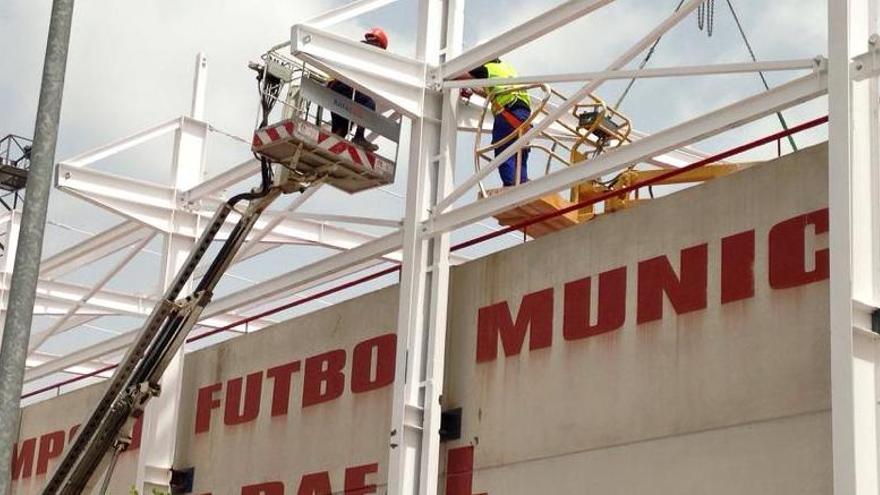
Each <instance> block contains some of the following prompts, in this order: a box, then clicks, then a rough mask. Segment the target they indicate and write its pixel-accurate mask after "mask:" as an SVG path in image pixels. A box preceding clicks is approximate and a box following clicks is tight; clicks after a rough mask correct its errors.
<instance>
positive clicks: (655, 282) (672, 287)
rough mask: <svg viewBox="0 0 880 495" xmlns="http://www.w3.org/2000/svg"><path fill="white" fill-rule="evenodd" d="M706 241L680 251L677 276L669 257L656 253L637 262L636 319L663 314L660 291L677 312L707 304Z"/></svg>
mask: <svg viewBox="0 0 880 495" xmlns="http://www.w3.org/2000/svg"><path fill="white" fill-rule="evenodd" d="M708 265H709V245H708V244H701V245H699V246H694V247H691V248H687V249H683V250H682V251H681V270H680V271H681V276H676V275H675V271H674V270H673V269H672V265H670V263H669V259H668V258H667V257H666V256H658V257H656V258H652V259H650V260H646V261H642V262H641V263H639V289H638V290H639V297H638V299H639V303H638V311H636V321H637V322H638V323H648V322H651V321H655V320H659V319H661V318H663V294H664V293H665V294H666V296H667V297H668V298H669V302H671V303H672V307H673V308H675V312H676V313H678V314H682V313H689V312H691V311H697V310H699V309H703V308H705V307H706V290H707V285H708V280H709V279H708V277H709V267H708Z"/></svg>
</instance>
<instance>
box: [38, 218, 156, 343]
mask: <svg viewBox="0 0 880 495" xmlns="http://www.w3.org/2000/svg"><path fill="white" fill-rule="evenodd" d="M155 235H156V234H155V233H154V234H152V235H150V236H148V237H145V238H144V239H143V240H141V241H140V242H138V243H137V244H135V245H134V247H132V248H131V249H130V250H129V252H128V253H127V254H126V255H125V256H123V257H122V259H121V260H119V261H117V262H116V264H115V265H114V266H113V267H112V268H111V269H110V270H108V271H107V273H106V274H104V276H103V277H101V279H100V280H98V281H97V282H96V283H95V285H93V286H92V288H91V289H89V291H88V292H87V293H86V294H85V295H84V296H82V297H81V298H80V299H79V301H77V302H76V303H75V304H74V305H73V306H72V307H71V308H70V309H69V310H67V312H66V313H65V314H64V315H63V316H62V317H61V318H59V319H58V320H56V321H54V322H53V323H52V325H51V326H49V328H47V329H46V330H44V331H42V332H40V333H34V332H33V331H32V332H31V338H30V341H29V342H28V352H33V351H35V350H36V349H37V348H38V347H40V346H41V345H43V343H44V342H45V341H46V340H47V339H49V337H52V336H53V335H55V334H56V333H59V332H61V331H62V328H64V327H65V324H66V323H67V321H68V320H69V319H70V318H71V317H72V316H74V315H75V314H76V312H77V310H79V308H81V307H82V306H83V305H85V304H86V303H87V302H88V301H89V299H91V298H92V297H93V296H94V295H95V294H97V293H98V292H99V291H100V290H101V289H103V288H104V286H105V285H107V283H108V282H110V280H112V279H113V277H115V276H116V274H117V273H119V271H120V270H122V269H123V268H125V267H126V266H127V265H128V263H129V262H130V261H131V260H132V259H134V257H135V256H137V255H138V254H139V253H140V251H141V249H143V248H144V247H145V246H146V245H147V244H148V243H149V242H150V241H151V240H153V237H154V236H155Z"/></svg>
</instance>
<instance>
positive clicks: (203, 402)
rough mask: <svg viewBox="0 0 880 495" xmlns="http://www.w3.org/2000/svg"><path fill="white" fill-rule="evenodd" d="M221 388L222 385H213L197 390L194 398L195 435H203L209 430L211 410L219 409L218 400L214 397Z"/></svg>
mask: <svg viewBox="0 0 880 495" xmlns="http://www.w3.org/2000/svg"><path fill="white" fill-rule="evenodd" d="M222 388H223V384H222V383H215V384H213V385H208V386H207V387H202V388H200V389H199V393H198V396H197V398H196V433H203V432H206V431H208V430H209V429H210V428H211V410H212V409H216V408H218V407H220V400H219V399H215V398H214V396H215V395H216V394H217V392H219V391H220V389H222Z"/></svg>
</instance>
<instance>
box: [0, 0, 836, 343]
mask: <svg viewBox="0 0 880 495" xmlns="http://www.w3.org/2000/svg"><path fill="white" fill-rule="evenodd" d="M730 1H731V2H732V5H733V6H734V7H735V8H736V10H737V12H738V14H739V16H740V19H741V20H742V23H743V27H744V29H745V30H746V32H747V34H748V36H749V38H750V41H751V42H752V45H753V47H754V49H755V51H756V54H757V56H758V58H759V59H761V60H778V59H795V58H797V59H801V58H812V57H814V56H816V55H824V54H825V53H826V52H827V49H826V46H825V45H826V32H825V31H826V12H825V10H826V2H825V1H824V0H776V1H773V2H768V1H766V0H730ZM344 3H345V2H344V1H338V0H260V1H241V0H238V1H234V0H212V1H211V2H206V1H204V0H202V1H196V0H150V1H146V2H145V1H134V0H88V1H84V0H80V1H79V2H77V4H76V7H75V13H74V24H73V30H72V35H71V45H70V56H69V62H68V70H67V79H66V86H65V93H64V103H63V110H62V118H61V125H60V131H59V141H58V148H57V161H61V160H63V159H64V158H66V157H70V156H73V155H75V154H78V153H81V152H83V151H86V150H88V149H90V148H93V147H96V146H100V145H102V144H105V143H107V142H110V141H112V140H116V139H119V138H121V137H124V136H126V135H129V134H131V133H133V132H136V131H138V130H141V129H143V128H146V127H149V126H151V125H155V124H157V123H159V122H162V121H166V120H169V119H172V118H175V117H178V116H181V115H184V114H187V113H188V112H189V107H190V101H191V89H192V77H193V71H194V61H195V57H196V54H197V53H199V52H202V53H205V54H206V55H207V57H208V64H209V68H208V91H207V110H206V119H207V120H208V121H209V122H210V123H211V124H212V125H213V126H214V127H216V128H218V129H221V130H223V131H224V132H226V133H228V134H230V135H234V136H238V137H241V138H244V139H245V140H248V136H249V135H250V133H251V132H252V130H253V125H254V122H255V117H256V104H257V98H256V96H257V94H256V88H255V82H254V77H253V73H252V72H251V71H249V70H248V69H247V63H248V61H251V60H257V59H258V57H259V55H260V54H261V53H262V52H264V51H265V50H266V49H267V48H268V47H270V46H272V45H275V44H277V43H279V42H282V41H285V40H286V39H288V38H289V32H290V27H291V26H292V25H293V24H295V23H297V22H301V21H304V20H306V19H308V18H309V17H312V16H314V15H316V14H318V13H321V12H323V11H325V10H327V9H329V8H334V7H338V6H341V5H343V4H344ZM559 3H561V2H559V1H558V0H556V1H554V0H546V1H545V0H528V1H527V0H507V1H504V2H499V1H497V0H468V2H467V7H466V11H465V14H466V19H465V48H467V47H472V46H475V45H477V44H478V43H480V42H482V41H484V40H487V39H490V38H492V37H493V36H496V35H498V34H500V33H502V32H504V31H506V30H508V29H510V28H512V27H514V26H516V25H518V24H520V23H522V22H524V21H526V20H527V19H529V18H530V17H533V16H534V15H537V14H539V13H541V12H542V11H543V10H545V9H547V8H549V7H552V6H555V5H558V4H559ZM677 4H678V0H617V1H616V2H613V3H612V4H611V5H609V6H606V7H604V8H602V9H600V10H599V11H597V12H595V13H593V14H591V15H590V16H587V17H585V18H582V19H580V20H577V21H574V22H572V23H571V24H569V25H568V26H566V27H565V28H563V29H560V30H558V31H556V32H553V33H551V34H549V35H547V36H545V37H543V38H541V39H539V40H537V41H535V42H533V43H531V44H529V45H527V46H525V47H522V48H520V49H517V50H515V51H514V52H511V53H509V54H506V55H505V56H504V58H505V59H506V60H508V61H510V62H511V63H513V65H514V66H515V67H517V69H518V71H519V73H520V75H539V74H553V73H570V72H586V71H596V70H602V69H604V68H605V67H606V66H607V65H608V64H609V63H610V62H611V61H612V60H613V59H614V58H615V57H616V56H617V55H619V54H620V53H622V52H623V51H624V50H626V49H627V48H628V47H629V46H630V45H631V44H633V43H634V42H636V41H637V40H638V39H639V38H640V37H641V36H643V35H644V34H645V33H647V32H648V31H649V30H650V29H651V28H652V27H653V26H654V25H656V24H657V23H659V22H660V20H661V19H662V18H663V16H666V15H668V14H669V13H671V12H672V11H673V9H674V8H675V6H676V5H677ZM50 6H51V2H50V1H48V0H39V1H35V0H4V1H3V2H0V33H2V34H0V40H2V41H0V43H2V45H0V53H2V54H3V59H2V63H3V70H2V71H0V116H2V118H0V136H2V135H6V134H9V133H14V134H19V135H24V136H30V135H32V129H33V121H34V115H35V112H36V107H37V99H38V94H39V84H40V76H41V70H42V62H43V51H44V49H45V39H46V34H47V30H48V19H49V9H50ZM728 9H729V7H728V1H727V0H716V4H715V20H714V32H713V35H712V36H711V37H709V36H708V35H707V33H706V32H705V31H701V30H700V29H698V26H697V19H696V16H695V15H692V16H690V17H689V18H687V19H685V20H684V21H683V22H682V23H681V24H680V25H679V26H677V27H676V28H675V29H674V30H672V31H671V32H670V33H669V34H667V35H666V36H665V37H664V38H663V40H662V41H661V43H660V45H659V46H658V49H657V51H656V53H655V55H654V56H653V58H652V59H651V61H650V63H649V65H648V66H649V67H666V66H674V65H697V64H716V63H725V62H743V61H747V60H748V52H747V50H746V48H745V46H744V44H743V43H742V41H741V39H740V38H739V33H738V31H737V30H736V25H735V24H734V21H733V17H732V15H731V13H730V11H729V10H728ZM416 15H417V1H416V0H400V1H398V2H397V3H394V4H392V5H391V6H388V7H385V8H382V9H380V10H377V11H375V12H372V13H369V14H367V15H365V16H363V17H362V18H359V19H357V20H353V21H349V22H346V23H343V24H341V25H338V26H336V27H334V28H333V29H334V31H335V32H338V33H340V34H342V35H344V36H348V37H351V38H352V39H359V38H360V36H361V33H362V32H363V31H364V30H366V29H367V28H369V27H372V26H382V27H383V28H385V29H386V30H387V31H388V32H389V35H390V38H391V46H390V47H389V49H390V51H392V52H395V53H398V54H401V55H404V56H411V55H412V54H413V53H414V42H415V39H416V35H417V33H416V32H415V25H416ZM641 59H642V56H640V57H638V58H637V59H636V61H635V62H634V63H633V64H631V66H634V65H637V64H638V62H639V61H641ZM795 75H796V74H768V80H769V81H770V82H771V84H772V85H776V84H780V83H782V82H784V81H785V80H788V79H791V78H792V77H794V76H795ZM623 85H624V83H623V82H617V83H609V84H606V85H604V86H603V87H602V89H601V90H600V91H599V94H600V96H602V97H604V98H605V99H607V100H609V101H616V100H617V97H618V96H619V95H620V92H621V91H622V89H623ZM555 87H556V88H557V89H559V90H561V91H563V92H566V93H571V92H573V91H575V90H576V89H577V88H578V87H580V84H564V85H557V86H555ZM761 90H762V87H761V85H760V81H759V80H758V78H757V77H756V76H755V75H752V74H747V75H735V76H723V77H694V78H675V79H659V80H650V81H639V82H637V83H636V84H635V86H634V88H633V90H632V92H631V93H630V94H629V96H628V98H627V99H626V101H625V102H624V104H623V105H622V107H621V110H622V111H624V112H625V113H626V114H627V115H629V116H630V117H631V119H632V120H633V122H634V126H635V128H637V129H639V130H641V131H646V132H656V131H659V130H662V129H664V128H666V127H669V126H671V125H674V124H676V123H680V122H683V121H685V120H687V119H690V118H693V117H696V116H698V115H700V114H703V113H705V112H708V111H710V110H712V109H714V108H719V107H721V106H723V105H725V104H728V103H730V102H733V101H736V100H737V99H739V98H742V97H744V96H747V95H751V94H756V93H758V92H760V91H761ZM825 105H826V104H825V102H824V101H822V100H820V101H816V102H814V103H811V104H807V105H803V106H801V107H799V108H796V109H793V110H791V111H788V112H786V118H787V119H788V121H789V123H791V124H795V123H799V122H802V121H805V120H809V119H811V118H814V117H818V116H821V115H824V114H825V111H826V109H825ZM778 129H779V124H778V121H776V120H775V118H767V119H763V120H762V121H760V122H758V123H755V124H751V125H749V126H746V127H745V128H744V129H743V130H740V131H736V132H731V133H727V134H725V135H724V136H720V137H717V138H713V139H710V140H707V141H706V142H704V143H701V144H700V147H701V148H702V149H704V150H706V151H719V150H722V149H725V148H727V147H730V146H732V145H735V144H739V143H742V142H745V141H747V140H749V138H754V137H758V136H763V135H766V134H768V133H771V132H775V131H776V130H778ZM823 132H824V131H822V130H819V131H815V132H811V133H808V134H805V135H804V136H801V137H799V138H798V139H799V144H800V145H808V144H812V143H816V142H819V141H821V140H823V139H824V136H823ZM468 139H469V138H468V137H467V136H464V137H462V138H461V139H460V142H459V151H458V156H459V160H458V163H457V170H456V173H457V178H458V180H464V178H466V177H467V175H468V174H469V173H471V172H472V171H473V166H474V165H473V160H472V156H473V154H472V146H473V140H472V138H470V141H468ZM171 145H172V142H171V138H170V137H168V138H165V139H161V140H158V141H156V142H155V143H152V144H150V145H146V146H143V147H140V148H138V149H135V150H132V151H128V152H125V153H123V154H120V155H119V156H117V157H114V158H113V159H111V160H105V161H102V162H99V163H98V164H96V166H95V168H97V169H100V170H104V171H109V172H113V173H116V174H120V175H125V176H130V177H134V178H138V179H144V180H153V181H159V182H161V181H164V180H167V178H168V175H169V170H170V161H171ZM208 147H209V149H208V163H207V170H208V175H213V174H216V173H218V172H220V171H222V170H224V169H226V168H228V167H230V166H232V165H235V164H237V163H240V162H241V161H242V160H244V159H245V158H247V156H248V149H247V147H246V146H244V145H242V144H241V143H240V142H238V141H236V140H234V139H231V138H229V137H227V136H225V135H223V134H219V133H214V134H212V135H211V138H210V140H209V143H208ZM383 151H386V150H384V149H383ZM774 153H775V149H774V148H772V147H768V148H764V149H761V150H758V151H756V152H754V153H752V154H750V155H747V156H744V157H742V159H744V160H750V159H766V158H769V157H771V156H773V154H774ZM399 156H400V157H401V159H400V161H399V163H398V176H397V182H396V184H395V185H394V186H392V187H390V188H388V190H387V191H384V192H383V191H374V192H370V193H364V194H363V195H358V196H347V195H345V194H342V193H338V192H334V191H332V190H329V188H325V190H322V191H320V192H319V193H318V194H317V195H316V197H315V198H314V199H313V200H311V201H310V203H309V204H308V205H307V206H306V208H305V210H307V211H323V212H335V213H348V214H356V215H373V216H378V217H382V218H400V217H401V216H402V214H403V202H402V199H401V198H400V195H401V193H402V191H403V188H404V184H405V177H406V166H407V164H406V160H405V157H406V156H407V155H406V146H405V145H403V146H402V147H401V150H400V151H399ZM491 180H495V179H494V178H493V179H491ZM471 199H472V198H469V199H468V200H471ZM120 220H121V218H120V217H118V216H115V215H113V214H110V213H108V212H105V211H102V210H100V209H99V208H97V207H95V206H93V205H90V204H87V203H85V202H83V201H81V200H79V199H76V198H73V197H71V196H69V195H66V194H64V193H63V192H60V191H57V190H56V191H53V194H52V199H51V204H50V211H49V221H50V224H49V227H48V230H47V239H46V242H45V245H44V253H46V254H47V255H48V254H51V253H54V252H58V251H60V250H62V249H64V248H65V247H67V246H70V245H71V244H72V243H75V242H77V241H81V240H83V239H85V238H86V237H87V235H88V234H89V233H95V232H98V231H100V230H103V229H105V228H107V227H110V226H112V225H114V224H116V223H118V222H119V221H120ZM493 224H494V222H492V221H491V220H488V221H485V222H483V223H482V225H478V226H474V227H471V228H468V229H464V230H463V231H461V232H457V233H456V234H455V236H456V237H458V238H463V237H470V236H473V235H475V234H481V233H485V232H486V231H487V229H490V228H492V225H493ZM373 232H374V233H380V232H381V231H378V230H373ZM518 242H521V239H520V238H518V236H515V235H509V236H506V237H505V238H503V239H500V240H498V241H496V242H494V243H493V244H492V245H491V246H489V248H488V249H498V248H501V247H505V246H509V245H512V244H516V243H518ZM160 250H161V242H160V241H159V240H158V239H156V240H154V241H153V242H152V243H151V245H150V246H148V248H147V250H146V252H145V253H144V254H143V255H142V256H139V257H138V258H136V259H135V262H134V263H132V266H131V267H130V268H129V269H127V270H126V271H125V272H123V273H121V274H120V276H119V277H118V278H117V279H116V280H114V281H113V282H111V284H110V285H109V286H108V288H115V289H124V290H128V291H132V292H140V293H150V292H155V291H156V290H157V289H158V286H157V283H158V282H157V280H156V279H155V276H151V275H152V274H155V273H157V271H158V266H159V256H158V252H159V251H160ZM327 253H328V251H327V250H326V249H320V248H310V247H302V246H299V247H286V248H282V249H279V250H277V251H276V252H275V253H274V254H273V255H271V256H267V257H266V258H265V259H258V260H255V261H253V262H247V263H244V264H242V265H241V266H239V267H236V268H235V269H234V270H233V273H232V275H233V276H232V277H228V278H227V279H226V280H225V281H224V283H223V284H222V286H221V288H220V291H219V292H220V293H221V294H222V293H224V292H229V291H232V290H236V289H241V288H244V287H247V286H248V285H249V284H252V283H254V281H258V280H262V279H265V278H268V277H271V276H273V275H276V274H277V266H279V265H278V263H283V264H284V266H285V267H286V268H293V267H295V266H300V265H303V264H305V263H308V262H311V261H314V260H316V259H318V258H320V257H322V256H325V255H326V254H327ZM472 254H477V255H478V254H482V253H481V252H479V251H475V252H473V253H472ZM112 263H113V259H110V260H108V261H106V262H104V263H103V264H101V263H98V264H96V265H94V266H90V267H84V268H83V269H81V270H78V271H77V272H75V273H73V274H71V275H70V276H69V277H67V278H65V280H70V281H74V282H78V283H83V284H88V283H89V282H93V281H94V280H96V278H98V277H99V276H100V273H102V270H105V269H106V268H107V267H108V266H110V265H112ZM333 300H334V299H333V298H329V299H328V300H327V301H324V302H323V304H327V303H329V302H332V301H333ZM321 304H322V303H317V305H316V306H315V307H320V305H321ZM105 320H106V321H104V322H102V325H101V328H102V329H99V330H96V329H82V330H81V331H79V332H77V333H76V339H75V340H72V339H71V338H70V337H66V336H60V337H58V338H54V339H50V341H49V342H47V344H46V346H45V347H44V350H46V351H47V352H54V353H63V352H66V351H68V350H70V349H73V348H78V347H82V346H85V345H89V344H90V343H92V342H95V341H97V340H101V339H103V338H106V337H107V336H108V334H112V333H114V332H119V331H122V330H123V329H127V328H131V327H132V326H133V325H135V326H136V322H137V320H136V319H133V318H117V319H115V320H112V319H105ZM39 325H43V326H45V325H48V320H47V319H43V320H40V319H38V320H37V321H36V322H35V328H38V326H39Z"/></svg>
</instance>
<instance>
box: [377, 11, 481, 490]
mask: <svg viewBox="0 0 880 495" xmlns="http://www.w3.org/2000/svg"><path fill="white" fill-rule="evenodd" d="M463 11H464V0H422V1H421V2H420V10H419V15H420V19H419V29H418V32H419V33H420V36H421V37H420V39H419V41H418V47H417V48H418V49H417V52H418V56H419V59H420V60H423V61H425V62H426V63H428V64H430V65H437V64H439V63H440V62H441V53H445V56H446V57H447V58H449V57H452V56H454V55H456V54H458V53H459V52H460V50H461V39H462V36H461V33H462V20H463ZM444 42H445V46H444ZM444 48H445V50H444ZM427 79H428V78H427V75H426V84H431V83H432V81H429V80H427ZM424 98H425V101H424V107H425V109H426V113H434V114H437V115H440V116H441V119H440V120H441V121H440V123H439V124H437V123H435V122H432V121H430V120H428V119H418V120H416V121H414V122H413V128H412V132H411V137H410V158H409V177H408V184H407V204H406V217H405V219H404V226H403V230H404V241H403V250H402V252H403V268H402V271H401V283H400V305H399V309H398V311H399V315H398V325H397V329H398V330H397V331H398V352H397V379H396V381H395V386H394V403H393V410H392V419H391V428H392V431H391V438H390V441H391V448H390V452H389V473H388V493H389V494H394V495H404V494H406V495H415V494H419V495H435V494H436V493H437V481H438V472H439V458H440V417H441V410H440V395H441V393H442V390H443V369H444V357H445V352H446V351H445V345H446V304H447V294H448V285H449V235H448V234H441V235H438V236H434V237H432V238H430V239H422V237H421V229H422V225H423V222H424V221H425V220H427V219H428V218H429V216H430V213H431V211H432V210H433V208H434V206H435V205H436V204H437V203H438V202H439V201H440V200H441V199H442V198H444V197H445V196H446V195H447V194H448V193H449V192H451V191H452V188H453V171H454V168H455V167H454V163H455V148H456V135H457V127H456V123H457V118H456V106H457V103H458V98H457V95H453V92H452V91H446V92H445V94H443V95H442V96H440V95H432V94H430V93H425V95H424Z"/></svg>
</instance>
